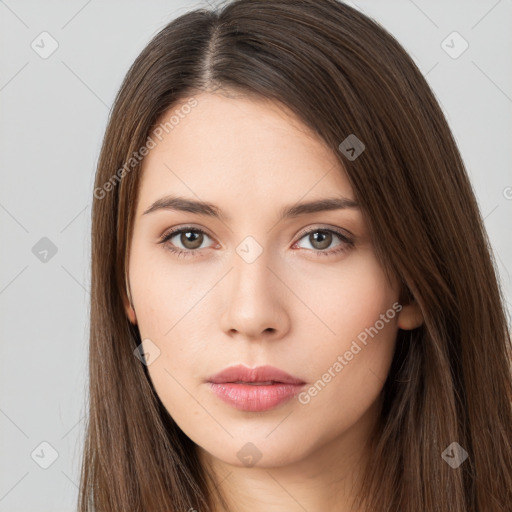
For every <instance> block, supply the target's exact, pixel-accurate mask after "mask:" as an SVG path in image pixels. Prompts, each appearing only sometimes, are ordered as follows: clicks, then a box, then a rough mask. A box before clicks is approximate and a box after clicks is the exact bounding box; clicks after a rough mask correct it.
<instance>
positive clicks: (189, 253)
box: [158, 226, 354, 258]
mask: <svg viewBox="0 0 512 512" xmlns="http://www.w3.org/2000/svg"><path fill="white" fill-rule="evenodd" d="M189 231H192V232H194V233H201V234H203V235H206V236H207V237H209V238H211V237H210V236H209V235H208V233H206V232H205V231H203V230H202V229H199V228H194V227H191V226H188V227H183V228H178V229H175V230H173V231H169V232H167V233H165V234H164V235H162V236H161V237H160V242H158V243H159V244H163V245H164V246H165V248H166V249H167V250H169V251H171V252H172V253H174V254H176V255H177V256H178V257H179V258H189V257H195V255H194V254H193V253H196V252H198V249H195V250H191V249H186V250H185V249H179V248H177V247H173V246H171V245H169V244H168V243H167V242H168V241H169V240H170V239H171V238H174V237H175V236H176V235H179V234H181V233H187V232H189ZM317 232H322V233H333V234H335V235H336V236H337V237H339V238H340V240H341V241H342V242H343V243H344V244H346V245H343V244H341V247H338V248H337V249H334V250H332V249H331V250H328V251H327V250H313V249H308V250H312V251H313V253H314V254H315V256H318V257H321V256H332V255H334V254H339V253H343V252H345V251H347V250H349V249H350V248H352V247H353V246H354V242H353V240H350V239H349V238H348V237H347V236H345V235H344V234H343V233H341V232H340V231H338V230H335V229H327V228H314V229H310V230H309V231H306V232H304V233H301V235H300V237H299V239H298V240H297V242H298V241H300V240H302V239H303V238H304V237H305V236H307V235H309V234H311V233H317ZM297 242H296V243H297ZM294 245H295V244H294Z"/></svg>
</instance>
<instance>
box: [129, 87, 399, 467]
mask: <svg viewBox="0 0 512 512" xmlns="http://www.w3.org/2000/svg"><path fill="white" fill-rule="evenodd" d="M195 99H196V100H197V105H195V106H194V107H193V108H186V109H182V110H180V105H177V106H175V107H173V108H172V109H171V110H170V111H169V112H168V113H167V114H166V115H165V116H163V117H162V120H163V121H164V122H165V121H167V120H168V119H169V118H170V117H171V115H172V114H173V113H175V111H178V112H179V114H178V115H177V117H176V118H174V123H173V128H172V129H170V130H169V129H168V133H165V130H164V131H163V135H160V138H161V139H162V140H159V139H158V138H157V137H154V136H153V140H154V142H155V143H156V146H155V147H154V148H153V149H151V150H150V152H149V154H148V155H147V156H146V158H145V161H144V165H143V170H142V177H141V183H140V190H139V198H138V202H137V209H136V213H135V224H134V231H133V237H132V240H131V247H130V260H129V283H130V287H131V293H132V300H133V307H134V310H135V314H136V322H137V324H138V327H139V330H140V335H141V339H142V340H144V342H143V347H144V351H145V352H146V353H147V354H148V363H149V364H148V371H149V374H150V377H151V380H152V382H153V384H154V387H155V389H156V391H157V393H158V395H159V397H160V399H161V401H162V403H163V404H164V406H165V407H166V408H167V410H168V411H169V413H170V415H171V416H172V417H173V418H174V420H175V421H176V423H177V424H178V425H179V427H180V428H181V429H182V430H183V431H184V432H185V434H186V435H187V436H188V437H190V438H191V439H192V440H193V441H194V442H195V443H196V444H197V445H198V446H200V447H201V448H202V449H204V452H203V453H208V454H209V455H210V456H213V458H215V459H218V460H221V461H223V462H225V463H229V464H234V465H237V466H243V465H246V466H251V465H253V464H255V463H257V465H259V466H262V467H272V466H276V465H285V464H288V463H292V462H298V461H300V460H302V459H305V458H307V457H309V456H313V455H314V454H318V453H321V452H322V451H323V453H325V454H327V453H330V454H332V456H334V455H335V453H336V447H341V446H342V445H343V446H344V453H345V454H346V453H347V447H348V449H349V451H348V453H350V450H352V451H353V452H354V454H355V453H356V452H357V451H358V450H359V447H360V446H361V443H362V442H364V440H365V438H366V436H367V435H368V432H369V429H370V428H371V426H372V425H373V423H374V421H375V419H376V415H377V413H378V405H379V402H378V397H379V394H380V393H381V390H382V387H383V384H384V381H385V379H386V376H387V373H388V370H389V367H390V363H391V360H392V355H393V349H394V344H395V338H396V334H397V329H398V327H399V326H400V327H401V325H400V323H399V322H400V320H399V319H400V315H405V314H406V310H405V309H404V310H402V312H401V313H398V311H399V310H400V305H398V297H399V289H398V286H397V283H396V282H394V283H390V282H389V281H388V280H387V279H386V277H385V274H384V271H383V269H382V267H381V266H380V264H379V262H378V261H377V259H376V256H375V254H374V250H373V247H372V240H371V239H370V238H369V232H368V228H367V226H366V225H365V222H364V220H363V216H362V213H361V211H360V210H359V209H358V208H357V207H354V206H353V205H352V206H351V205H350V203H348V204H347V205H346V207H343V208H338V209H331V210H323V211H322V210H319V211H309V212H307V211H306V212H305V213H304V212H302V213H300V212H299V214H297V215H287V216H284V217H282V216H281V214H282V212H284V211H286V210H287V209H288V208H290V207H294V208H298V207H299V206H300V205H302V204H304V203H309V202H313V201H319V200H325V199H328V198H329V199H335V198H336V199H343V198H345V199H348V200H354V199H355V198H354V195H353V192H352V190H351V187H350V185H349V182H348V180H347V178H346V176H345V172H344V170H343V169H342V168H341V166H340V164H339V162H338V160H337V159H336V156H335V155H334V154H333V153H332V152H331V151H330V150H329V149H328V148H327V147H326V146H325V145H324V144H323V143H322V142H321V141H320V140H319V139H318V138H316V137H314V136H313V135H312V134H311V132H309V131H308V130H307V128H306V127H305V126H304V125H302V124H301V123H300V122H299V120H298V119H297V118H295V117H293V116H291V114H289V112H288V111H287V110H282V109H281V107H279V105H278V104H276V103H269V102H264V101H260V100H258V101H256V100H254V99H247V98H245V99H242V98H240V99H239V98H237V99H233V98H228V97H225V96H224V95H222V94H219V93H215V94H212V93H208V94H207V93H202V94H198V95H196V96H195ZM183 104H185V102H184V103H183ZM183 104H181V105H183ZM184 112H188V113H186V114H185V113H184ZM178 119H179V121H177V120H178ZM159 133H160V134H161V133H162V130H160V131H159ZM348 135H349V134H348V133H346V134H340V142H341V141H342V140H343V139H344V138H345V137H347V136H348ZM366 150H368V148H367V149H366ZM168 196H169V197H170V196H173V197H180V198H182V199H184V200H185V199H186V200H188V201H191V202H196V201H203V202H207V203H209V204H211V205H215V206H214V207H213V209H211V210H210V211H209V213H214V212H218V214H219V215H218V216H217V215H207V214H202V213H201V212H200V209H199V208H197V207H194V208H192V210H194V211H183V210H180V209H173V208H171V207H170V205H169V204H168V207H160V208H158V207H155V208H153V209H152V208H151V207H152V206H153V205H155V203H156V206H158V204H160V205H162V201H164V202H165V200H166V198H167V199H169V197H168ZM157 202H160V203H157ZM148 210H152V211H150V212H148ZM296 213H297V212H296ZM182 228H185V229H184V231H183V232H182V233H181V234H180V233H177V234H171V235H170V236H169V237H168V239H167V241H166V242H164V243H162V241H161V240H162V237H164V236H165V235H168V234H170V232H171V231H172V230H177V229H182ZM175 251H179V252H175ZM126 309H127V313H128V315H129V316H130V318H131V320H132V321H134V318H135V317H134V316H133V312H132V311H131V309H130V307H129V305H127V306H126ZM234 365H244V366H246V367H248V368H254V367H259V366H263V365H270V366H273V367H275V368H278V369H280V370H281V371H283V372H286V373H287V374H289V375H290V376H292V377H294V378H295V379H296V381H297V382H300V383H303V384H295V385H292V384H283V381H284V380H285V379H284V378H282V380H279V378H278V377H277V376H275V377H276V378H275V380H276V381H279V382H281V384H276V383H273V384H272V383H271V382H270V381H272V380H273V379H272V378H271V376H270V377H269V375H264V376H261V375H257V374H255V378H257V377H261V378H259V382H263V381H267V384H264V385H261V386H257V385H255V384H230V385H229V384H225V385H221V384H220V385H217V386H212V384H211V383H210V382H209V380H210V378H211V377H212V376H214V375H215V374H217V373H219V372H220V371H221V370H224V369H226V368H228V367H231V366H234ZM248 379H249V377H248ZM225 380H226V381H229V380H231V381H233V380H243V379H240V378H239V379H234V378H233V376H231V379H230V378H229V377H228V378H226V379H225ZM257 380H258V379H257ZM223 393H224V395H223ZM225 395H228V397H226V396H225ZM229 397H231V400H230V399H229ZM280 397H281V398H280ZM283 397H284V398H283Z"/></svg>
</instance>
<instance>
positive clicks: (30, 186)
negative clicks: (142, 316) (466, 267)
mask: <svg viewBox="0 0 512 512" xmlns="http://www.w3.org/2000/svg"><path fill="white" fill-rule="evenodd" d="M211 1H212V2H213V0H211ZM351 4H352V5H356V6H357V7H358V8H359V9H360V10H361V11H363V12H364V13H366V14H368V15H370V16H371V17H373V18H374V19H376V20H377V21H379V22H380V23H381V24H382V25H383V26H384V27H385V28H387V29H388V30H389V31H390V32H391V33H392V34H393V35H394V36H395V37H396V38H397V39H398V40H399V41H400V42H401V43H402V44H403V45H404V46H405V48H406V49H407V50H408V51H409V53H410V54H411V55H412V56H413V58H414V59H415V61H416V63H417V64H418V66H419V68H420V69H421V70H422V72H423V73H424V75H425V76H426V79H427V80H428V82H429V83H430V84H431V86H432V88H433V89H434V91H435V93H436V95H437V98H438V100H439V102H440V104H441V107H442V109H443V111H444V113H445V114H446V116H447V119H448V122H449V124H450V126H451V128H452V131H453V133H454V135H455V138H456V140H457V142H458V144H459V148H460V150H461V153H462V156H463V158H464V160H465V163H466V165H467V169H468V172H469V175H470V178H471V180H472V183H473V186H474V189H475V191H476V194H477V197H478V201H479V204H480V208H481V211H482V214H483V216H484V217H485V224H486V227H487V230H488V233H489V235H490V238H491V242H492V244H493V247H494V252H495V256H496V259H497V263H498V267H499V272H500V276H501V282H502V285H503V289H504V292H505V294H506V298H507V301H508V304H510V302H511V301H510V297H511V288H512V286H511V278H510V270H511V269H512V240H511V238H512V237H511V236H510V235H511V229H510V220H511V219H512V172H511V154H510V147H511V141H512V116H511V112H512V73H511V71H512V59H511V54H512V0H500V1H496V0H479V1H475V0H473V1H467V0H460V1H436V2H434V1H427V0H414V1H413V0H399V1H398V0H396V1H383V0H379V1H378V0H373V1H370V0H356V1H354V2H351ZM207 5H208V3H207V2H206V0H204V1H202V2H201V1H183V0H182V1H176V0H173V1H171V0H167V1H152V2H142V1H108V2H107V1H101V2H100V1H99V0H92V1H91V0H89V1H83V0H79V1H75V0H73V1H69V0H68V1H66V2H64V1H45V2H41V1H34V0H33V1H21V0H6V1H0V39H1V46H0V51H1V61H0V105H1V111H0V112H1V117H0V168H1V172H2V181H1V183H2V186H1V189H0V226H1V236H2V239H1V242H0V243H1V256H2V259H1V265H0V311H1V324H0V326H1V336H2V338H1V345H0V349H1V353H0V356H1V357H0V365H1V369H0V379H1V390H0V393H1V394H0V432H1V436H0V453H1V466H0V511H2V512H3V511H9V512H18V511H19V512H21V511H23V512H28V511H34V510H38V511H40V512H44V511H52V512H57V511H72V510H74V509H75V506H76V505H75V504H76V499H77V490H78V488H77V484H78V481H79V464H80V459H81V449H82V441H83V425H84V421H83V419H84V413H85V410H84V400H85V387H86V384H87V335H88V311H89V304H88V301H89V292H88V287H89V282H90V274H89V262H90V259H89V251H90V242H89V236H90V224H91V223H90V213H91V200H92V197H93V196H92V191H93V178H94V171H95V165H96V162H97V157H98V153H99V149H100V144H101V139H102V136H103V133H104V129H105V125H106V121H107V117H108V113H109V108H110V105H111V104H112V101H113V99H114V96H115V94H116V92H117V90H118V88H119V86H120V84H121V81H122V78H123V76H124V74H125V73H126V71H127V70H128V67H129V66H130V64H131V63H132V62H133V60H134V59H135V57H136V56H137V55H138V53H139V52H140V51H141V50H142V48H143V47H144V46H145V45H146V44H147V42H148V41H149V40H150V38H151V37H152V36H153V35H155V34H156V33H157V32H158V31H159V30H160V28H162V27H163V26H164V25H165V24H166V23H168V22H169V21H170V20H171V19H173V18H174V17H176V16H177V15H180V14H182V13H184V12H186V11H188V10H191V9H193V8H196V7H204V6H207ZM43 31H47V32H49V33H50V34H51V36H52V37H53V38H54V39H55V40H56V41H57V42H58V45H59V46H58V49H57V50H56V51H55V52H54V53H53V54H52V55H51V56H49V57H48V58H46V59H43V58H42V57H40V55H39V54H38V53H36V51H34V50H33V49H32V47H31V44H32V41H34V40H35V44H36V43H38V41H40V38H39V37H38V36H39V34H41V32H43ZM453 31H457V32H458V33H459V34H460V35H461V36H462V37H463V38H464V39H465V40H466V41H467V42H468V43H469V48H468V49H467V50H466V51H465V52H464V53H462V55H460V56H459V57H458V58H456V59H454V58H452V57H451V56H449V55H448V54H447V53H446V52H445V50H444V49H443V47H442V46H441V44H442V41H443V40H445V38H446V37H447V36H448V35H449V34H451V33H452V32H453ZM38 44H39V45H40V46H42V44H43V43H40V42H39V43H38ZM445 44H448V45H451V46H453V47H454V49H455V50H454V49H452V51H456V50H457V48H460V46H458V45H459V44H460V40H459V41H457V40H455V41H454V43H451V42H450V39H448V41H447V43H445ZM45 48H46V49H48V48H49V45H48V40H46V43H45ZM43 237H47V238H48V239H50V240H51V242H52V243H53V244H54V245H55V246H56V248H57V252H56V254H55V255H53V256H51V253H49V254H48V256H47V261H46V262H43V261H41V260H40V259H39V258H38V257H36V255H35V254H34V253H33V251H32V248H33V247H34V246H35V245H36V244H37V243H38V242H39V241H40V239H41V238H43ZM40 243H43V242H40ZM36 247H38V246H36ZM36 252H37V251H36ZM40 257H43V254H41V255H40ZM508 308H509V311H510V306H508ZM43 442H46V443H49V445H51V446H52V447H53V449H54V450H55V451H56V454H55V455H57V458H56V459H55V460H54V461H53V462H52V454H53V452H52V448H50V447H48V445H41V443H43ZM50 462H52V464H51V465H50V466H49V467H48V468H47V469H43V468H42V467H41V464H43V465H45V464H49V463H50Z"/></svg>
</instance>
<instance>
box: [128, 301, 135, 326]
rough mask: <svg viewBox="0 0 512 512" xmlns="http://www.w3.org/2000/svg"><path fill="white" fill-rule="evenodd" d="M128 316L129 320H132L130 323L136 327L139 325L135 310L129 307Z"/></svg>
mask: <svg viewBox="0 0 512 512" xmlns="http://www.w3.org/2000/svg"><path fill="white" fill-rule="evenodd" d="M126 314H127V315H128V318H129V320H130V322H131V323H132V324H134V325H136V324H137V317H136V315H135V310H134V309H133V307H132V306H128V309H127V310H126Z"/></svg>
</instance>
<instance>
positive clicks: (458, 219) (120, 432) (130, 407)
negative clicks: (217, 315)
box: [78, 0, 512, 512]
mask: <svg viewBox="0 0 512 512" xmlns="http://www.w3.org/2000/svg"><path fill="white" fill-rule="evenodd" d="M219 87H222V88H225V89H226V90H228V89H231V90H235V91H239V92H241V93H244V94H253V95H257V96H261V97H265V98H270V99H273V100H276V101H279V102H281V103H282V104H284V105H286V106H287V107H288V108H290V109H291V110H292V111H293V112H295V113H296V114H297V115H298V116H299V118H300V119H302V121H303V122H304V123H305V124H306V125H307V126H309V127H311V128H312V129H313V130H314V131H315V132H316V133H317V134H318V136H319V137H320V138H321V139H323V140H324V141H325V142H326V143H327V144H328V145H329V147H331V148H332V150H333V152H335V153H336V154H337V157H338V158H339V160H340V163H341V164H342V165H343V166H344V168H345V169H346V173H347V175H348V178H349V180H350V183H351V186H352V188H353V191H354V195H355V198H356V200H357V202H358V203H359V204H360V205H361V208H362V210H363V213H364V215H365V218H366V219H367V222H368V226H369V229H370V231H371V234H372V238H373V242H374V247H375V251H376V253H377V256H378V258H379V260H380V261H381V262H382V265H383V267H384V268H385V270H386V271H387V272H389V273H390V274H391V275H395V276H398V277H399V280H400V282H401V283H402V287H403V293H402V299H403V300H404V301H408V300H415V301H416V302H417V304H418V305H419V306H420V308H421V311H422V313H423V317H424V323H423V325H422V326H421V327H419V328H417V329H414V330H413V331H409V332H406V331H402V330H399V331H398V337H397V344H396V352H395V355H394V360H393V364H392V366H391V370H390V372H389V375H388V378H387V380H386V382H385V385H384V389H383V398H384V399H383V407H382V413H381V416H380V422H379V424H378V425H377V428H376V431H375V436H374V437H372V439H371V440H370V442H371V450H372V452H371V453H372V463H371V464H370V466H369V467H368V468H367V471H366V474H365V479H364V489H363V492H362V493H361V496H360V503H359V504H360V505H361V506H364V507H367V508H368V510H378V511H389V512H418V511H422V512H434V511H435V512H437V511H439V510H450V511H451V512H463V511H464V512H476V511H484V510H485V511H487V512H498V511H501V512H505V510H510V507H511V506H512V505H511V504H512V406H511V401H512V377H511V368H510V364H511V359H512V349H511V341H510V333H509V331H508V327H507V318H506V315H505V309H504V306H503V304H504V299H503V295H502V291H501V289H500V287H499V281H498V278H497V273H496V271H495V268H496V266H495V262H494V260H493V256H492V251H491V249H490V243H489V240H488V237H487V234H486V232H485V229H484V225H483V222H482V218H481V216H480V213H479V210H478V207H477V203H476V200H475V196H474V193H473V190H472V187H471V185H470V182H469V180H468V176H467V174H466V171H465V167H464V163H463V161H462V159H461V156H460V154H459V151H458V148H457V146H456V143H455V141H454V139H453V137H452V134H451V132H450V129H449V127H448V124H447V122H446V119H445V117H444V115H443V113H442V111H441V109H440V107H439V105H438V103H437V102H436V100H435V97H434V94H433V93H432V91H431V89H430V88H429V86H428V84H427V82H426V81H425V79H424V77H423V76H422V74H421V72H420V71H419V70H418V68H417V67H416V65H415V64H414V62H413V60H412V59H411V58H410V57H409V56H408V54H407V53H406V52H405V50H404V49H403V48H402V47H401V46H400V44H399V43H398V42H397V41H396V40H395V39H394V38H393V36H391V35H390V34H389V33H388V32H387V31H385V30H384V29H383V28H382V27H381V26H380V25H379V24H377V23H376V22H375V21H373V20H371V19H369V18H368V17H366V16H364V15H363V14H361V13H360V12H358V11H357V10H355V9H353V8H351V7H349V6H347V5H344V4H342V3H340V2H338V1H335V0H238V1H233V2H229V3H228V4H226V5H225V6H223V7H222V9H217V10H206V9H199V10H195V11H192V12H189V13H187V14H184V15H182V16H180V17H178V18H177V19H175V20H173V21H172V22H171V23H169V24H168V25H167V26H166V27H164V28H163V29H162V30H161V31H160V32H159V33H158V34H157V35H156V36H155V37H154V38H153V39H152V41H151V42H150V43H149V44H148V46H147V47H146V48H145V49H144V50H143V51H142V53H141V54H140V55H139V57H138V58H137V59H136V61H135V62H134V64H133V65H132V67H131V68H130V70H129V72H128V74H127V75H126V78H125V80H124V82H123V84H122V86H121V89H120V91H119V93H118V95H117V97H116V100H115V103H114V106H113V109H112V112H111V116H110V119H109V123H108V127H107V130H106V134H105V138H104V142H103V147H102V150H101V155H100V158H99V162H98V167H97V173H96V181H95V191H94V201H93V209H92V282H91V296H92V298H91V312H90V315H91V317H90V359H89V369H90V374H89V380H90V382H89V386H90V388H89V397H88V400H89V403H88V408H89V418H88V422H87V432H86V439H85V446H84V456H83V461H82V475H81V485H80V497H79V504H78V507H79V510H80V512H85V511H91V510H97V511H103V512H110V511H112V512H114V511H115V512H122V511H130V512H133V511H135V510H136V511H152V512H154V511H160V510H162V511H166V512H170V511H187V510H189V509H191V508H192V509H196V510H206V511H210V510H212V509H211V504H212V496H211V495H209V494H208V491H207V489H208V488H209V487H208V484H209V482H210V477H211V475H209V473H208V472H207V471H206V468H204V467H202V466H201V465H200V464H199V460H198V458H197V455H196V451H195V445H194V443H193V442H192V441H191V440H190V439H189V438H188V437H187V436H186V435H185V434H184V433H183V432H182V431H181V429H180V428H179V427H178V426H177V425H176V423H175V422H174V421H173V419H172V418H171V417H170V415H169V413H168V412H167V410H166V409H165V408H164V407H163V405H162V403H161V402H160V400H159V398H158V396H157V395H156V393H155V391H154V389H153V386H152V384H151V381H150V379H149V376H148V372H147V368H146V366H145V365H144V364H141V362H140V361H139V359H138V358H136V357H134V353H133V352H134V350H135V349H136V347H137V346H138V345H139V344H140V343H141V339H140V335H139V332H138V329H137V327H136V326H134V325H132V324H131V323H130V322H129V320H128V318H127V316H126V312H125V309H124V301H125V300H126V287H125V272H126V261H127V256H128V246H129V240H130V236H131V227H132V216H133V213H134V205H135V204H136V199H137V189H138V183H139V180H140V174H141V173H140V172H139V170H140V161H141V159H142V158H141V157H140V152H141V151H140V149H141V147H143V146H144V145H147V144H148V140H149V139H148V137H149V136H150V134H151V130H152V129H153V128H154V126H155V123H156V122H157V120H158V119H159V118H160V117H161V115H162V114H163V113H164V112H165V111H167V110H168V109H169V108H171V107H172V106H173V105H175V104H177V102H179V101H182V100H185V99H187V98H190V97H193V95H194V94H195V93H196V92H200V91H207V90H215V89H217V88H219ZM351 134H353V135H355V136H356V137H357V138H358V139H359V140H361V141H362V142H363V143H364V145H365V150H364V151H363V153H361V154H360V155H359V157H357V158H355V159H351V158H347V157H346V155H345V154H343V153H342V152H341V151H340V150H339V149H338V148H339V145H340V143H341V142H342V141H343V140H345V139H346V138H347V137H348V136H349V135H351ZM128 162H130V163H129V164H127V163H128ZM290 179H293V175H292V174H290ZM453 442H457V443H458V444H459V445H460V446H461V447H462V448H463V449H464V450H465V451H466V452H467V454H468V458H467V459H466V460H465V461H464V462H463V463H462V464H461V465H460V466H458V467H456V468H453V467H451V466H450V465H449V464H448V463H447V462H445V460H444V459H443V457H442V453H443V451H444V450H445V449H446V448H447V447H449V446H450V445H451V443H453ZM210 483H211V482H210ZM219 490H220V488H219Z"/></svg>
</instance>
